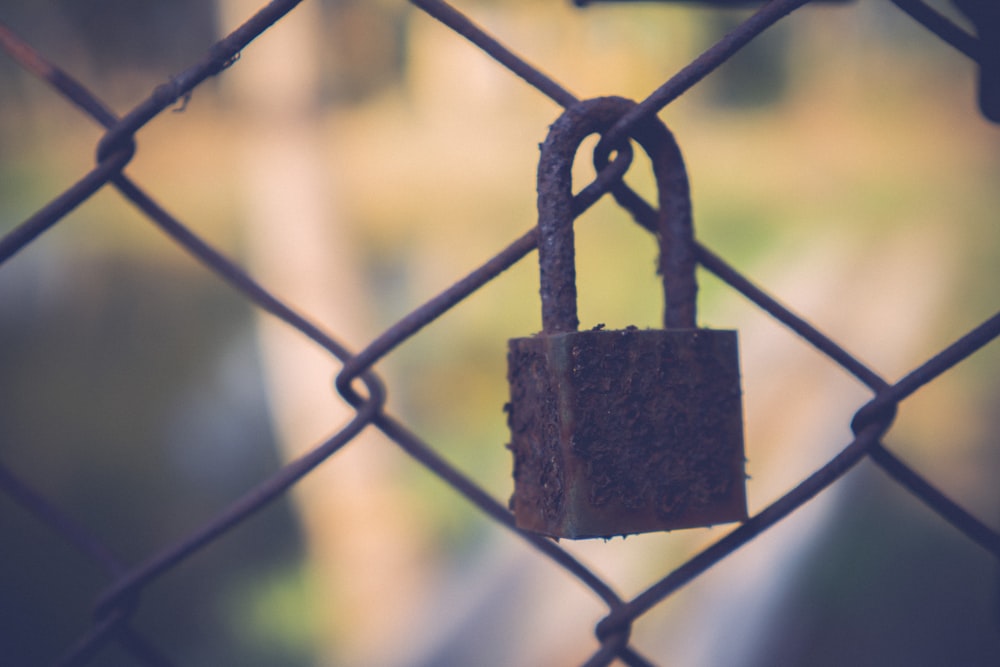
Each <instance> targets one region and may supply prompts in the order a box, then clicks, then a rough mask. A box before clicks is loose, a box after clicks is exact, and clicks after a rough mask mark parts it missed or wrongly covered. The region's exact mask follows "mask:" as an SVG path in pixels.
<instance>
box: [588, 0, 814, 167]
mask: <svg viewBox="0 0 1000 667" xmlns="http://www.w3.org/2000/svg"><path fill="white" fill-rule="evenodd" d="M809 1H810V0H771V1H770V2H768V3H767V4H766V5H764V6H763V7H761V8H760V9H759V10H757V12H756V13H755V14H753V15H752V16H750V17H749V18H747V19H746V20H745V21H743V23H741V24H739V25H738V26H737V27H736V28H734V29H733V30H732V31H730V32H729V33H728V34H726V35H725V36H724V37H722V38H721V39H720V40H719V41H717V42H715V43H714V44H713V45H712V46H710V47H709V48H708V49H707V50H706V51H705V52H704V53H702V54H701V55H700V56H698V57H697V58H695V59H694V60H693V61H691V63H690V64H689V65H687V66H686V67H684V68H682V69H681V70H680V71H679V72H677V74H675V75H674V76H672V77H670V78H669V79H667V81H666V82H664V83H663V85H661V86H660V87H659V88H657V89H656V90H654V91H653V92H652V93H650V94H649V96H647V97H646V99H644V100H643V101H641V102H639V104H638V105H637V106H636V108H634V109H632V111H630V112H628V113H627V114H625V115H624V116H622V118H621V120H619V121H618V122H617V123H615V125H614V127H612V128H611V129H610V130H608V132H607V133H606V134H605V135H604V136H603V137H602V138H601V140H600V142H598V144H597V147H596V148H595V149H594V152H595V153H600V154H602V155H607V154H608V153H609V152H610V151H612V150H614V148H615V146H617V145H618V143H620V142H621V140H622V139H623V138H624V137H626V136H628V135H629V134H630V129H631V128H632V126H633V125H635V124H637V123H639V122H641V120H642V119H643V118H646V117H647V116H652V115H653V114H656V113H659V112H660V111H661V110H662V109H663V108H664V107H666V106H667V105H668V104H670V103H671V102H673V101H674V100H675V99H677V98H678V97H680V96H681V95H683V94H684V93H686V92H687V91H688V90H690V89H691V87H692V86H694V85H695V84H696V83H698V82H699V81H701V80H702V79H704V78H705V77H706V76H708V75H709V74H711V73H712V72H713V71H714V70H715V69H716V68H718V67H719V66H720V65H721V64H722V63H724V62H726V61H727V60H729V58H730V57H732V56H733V55H735V54H736V52H737V51H739V50H740V49H742V48H743V47H744V46H746V45H747V44H749V43H750V42H751V41H752V40H753V39H754V38H755V37H757V36H758V35H760V34H761V33H762V32H764V31H765V30H767V29H768V28H770V27H771V26H773V25H774V24H775V23H777V22H778V21H779V20H781V19H783V18H784V17H785V16H787V15H788V14H790V13H791V12H793V11H795V10H796V9H798V8H799V7H802V6H803V5H806V4H808V3H809Z"/></svg>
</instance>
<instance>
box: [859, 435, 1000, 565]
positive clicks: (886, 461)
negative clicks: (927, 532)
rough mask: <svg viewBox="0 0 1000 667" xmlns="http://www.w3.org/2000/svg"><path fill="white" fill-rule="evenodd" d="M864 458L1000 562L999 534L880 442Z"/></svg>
mask: <svg viewBox="0 0 1000 667" xmlns="http://www.w3.org/2000/svg"><path fill="white" fill-rule="evenodd" d="M868 455H869V456H870V457H871V459H872V461H874V462H875V463H876V464H878V466H879V468H881V469H882V470H883V471H884V472H885V473H886V474H887V475H889V477H890V478H891V479H892V480H894V481H895V482H897V483H898V484H899V485H900V486H902V487H903V488H904V489H906V490H907V491H909V492H910V493H911V494H913V495H914V496H916V497H917V498H919V499H920V500H921V501H923V503H924V504H925V505H927V506H928V507H930V508H931V509H932V510H934V511H935V512H937V513H938V514H939V515H940V516H941V518H943V519H944V520H945V521H947V522H948V523H950V524H951V525H952V526H954V527H955V528H957V529H958V530H959V531H961V533H962V534H963V535H965V536H966V537H968V538H969V539H970V540H972V541H973V542H975V543H976V544H978V545H979V546H981V547H983V548H984V549H986V550H987V551H989V552H990V553H991V554H993V555H994V556H995V557H997V558H1000V532H997V531H995V530H993V529H992V528H990V527H989V526H987V525H986V524H985V523H983V522H982V521H980V520H979V519H977V518H976V517H975V516H973V515H972V514H970V513H969V512H968V511H967V510H966V509H965V508H963V507H962V506H961V505H959V504H958V503H956V502H955V501H954V500H952V499H951V498H949V497H948V496H946V495H945V494H944V493H943V492H942V491H941V490H940V489H938V488H937V487H936V486H934V485H933V484H931V483H930V482H928V481H927V480H926V479H924V478H923V477H922V476H921V475H919V474H918V473H917V472H916V471H915V470H913V469H912V468H911V467H910V466H908V465H906V464H905V463H903V461H901V460H900V459H899V457H897V456H896V455H895V454H893V453H892V452H890V451H889V450H888V449H886V448H885V445H883V444H882V443H881V442H879V443H876V444H875V445H874V446H872V448H871V450H870V451H869V452H868Z"/></svg>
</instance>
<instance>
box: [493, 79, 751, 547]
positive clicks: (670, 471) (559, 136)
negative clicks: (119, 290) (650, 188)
mask: <svg viewBox="0 0 1000 667" xmlns="http://www.w3.org/2000/svg"><path fill="white" fill-rule="evenodd" d="M633 106H634V103H633V102H630V101H628V100H624V99H622V98H600V99H597V100H589V101H586V102H581V103H579V104H578V105H575V106H573V107H571V108H570V109H569V110H568V111H567V112H566V113H564V114H563V116H562V117H560V119H559V120H558V121H557V122H556V123H555V124H554V125H553V126H552V129H551V131H550V133H549V136H548V138H547V139H546V141H545V143H544V144H543V147H542V157H541V160H540V162H539V172H538V173H539V187H538V208H539V264H540V267H541V285H542V286H541V297H542V325H543V330H542V332H541V333H539V334H537V335H535V336H532V337H529V338H516V339H513V340H511V341H510V343H509V353H508V379H509V380H510V387H511V401H510V403H509V413H508V423H509V425H510V430H511V444H510V448H511V450H512V452H513V455H514V481H515V489H514V495H513V497H512V498H511V505H512V509H513V510H514V513H515V517H516V521H517V525H518V527H520V528H523V529H527V530H531V531H534V532H539V533H542V534H546V535H550V536H553V537H557V538H558V537H567V538H586V537H612V536H615V535H627V534H632V533H640V532H648V531H654V530H672V529H676V528H687V527H693V526H703V525H710V524H714V523H723V522H728V521H738V520H742V519H745V518H746V494H745V474H744V454H743V423H742V404H741V401H742V397H741V392H740V380H739V363H738V353H737V343H736V332H735V331H716V330H708V329H697V328H695V295H696V291H697V286H696V283H695V280H694V261H695V260H694V252H693V231H692V226H691V210H690V199H689V195H688V184H687V176H686V173H685V171H684V165H683V160H682V158H681V155H680V151H679V149H678V148H677V145H676V143H675V142H674V140H673V137H672V135H671V134H670V132H669V130H667V128H666V126H664V125H663V124H662V123H661V122H660V121H659V120H658V119H656V118H652V119H649V120H647V121H644V122H643V123H640V124H639V126H638V127H637V128H636V129H634V130H633V133H632V136H633V137H634V138H635V139H636V140H637V141H638V142H639V143H640V145H642V146H643V148H644V149H645V150H646V152H647V153H648V154H649V155H650V158H651V159H652V162H653V169H654V172H655V174H656V177H657V185H658V190H659V195H660V234H659V240H660V245H661V258H660V266H661V272H662V273H663V277H664V289H665V292H666V302H667V303H666V306H667V307H666V310H665V314H664V322H665V324H666V326H667V327H668V328H667V329H665V330H639V329H637V328H635V327H629V328H628V329H625V330H624V331H607V330H593V331H584V332H579V331H577V330H576V329H577V326H578V321H577V311H576V286H575V262H574V252H573V234H572V220H573V213H572V192H571V182H570V180H571V179H570V171H571V166H572V161H573V157H574V154H575V152H576V149H577V147H578V146H579V144H580V142H581V141H582V140H583V138H585V137H586V136H588V135H589V134H592V133H594V132H604V131H606V130H608V129H609V128H610V127H611V126H612V125H613V124H614V122H615V121H616V120H617V119H618V118H620V117H621V116H622V115H623V114H624V113H625V112H627V111H628V110H629V109H631V108H632V107H633Z"/></svg>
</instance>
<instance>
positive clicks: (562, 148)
mask: <svg viewBox="0 0 1000 667" xmlns="http://www.w3.org/2000/svg"><path fill="white" fill-rule="evenodd" d="M635 106H636V103H635V102H633V101H631V100H627V99H625V98H621V97H599V98H595V99H591V100H585V101H582V102H579V103H577V104H574V105H573V106H571V107H569V108H568V109H566V111H565V112H564V113H563V114H562V115H561V116H560V117H559V118H558V120H556V122H555V123H553V124H552V127H551V129H550V130H549V134H548V136H547V137H546V138H545V142H544V143H543V144H542V151H541V158H540V160H539V162H538V259H539V265H540V267H541V290H540V292H541V299H542V330H543V331H545V332H548V333H555V332H567V331H576V330H577V327H578V326H579V319H578V317H577V307H576V262H575V250H574V244H573V242H574V235H573V219H574V215H573V190H572V187H573V185H572V167H573V159H574V157H575V156H576V151H577V149H578V148H579V146H580V143H581V142H582V141H583V140H584V139H585V138H586V137H588V136H590V135H591V134H594V133H595V132H596V133H603V132H606V131H608V130H609V129H611V127H612V126H613V125H614V124H615V123H616V122H617V121H618V119H619V118H621V117H622V116H623V115H624V114H625V113H627V112H628V111H630V110H631V109H632V108H634V107H635ZM631 138H633V139H635V140H636V141H637V142H638V143H639V145H641V146H642V147H643V150H645V151H646V153H647V154H648V155H649V158H650V160H651V161H652V163H653V173H654V174H655V176H656V184H657V192H658V194H659V206H660V210H659V233H658V234H657V237H658V240H659V244H660V259H659V262H660V264H659V267H660V273H661V274H662V275H663V287H664V295H665V298H666V306H665V309H664V317H663V323H664V326H665V327H666V328H668V329H693V328H695V326H696V324H695V319H696V318H695V300H696V295H697V291H698V286H697V283H696V282H695V275H694V270H695V263H696V261H695V252H694V231H693V227H692V221H691V196H690V190H689V186H688V179H687V171H686V170H685V168H684V159H683V157H682V156H681V152H680V149H679V148H678V146H677V142H676V141H674V137H673V135H672V134H671V133H670V130H668V129H667V126H666V125H664V124H663V122H662V121H660V119H659V118H657V117H656V116H651V117H649V118H647V119H646V120H644V121H642V122H640V123H638V124H636V125H635V126H634V127H633V128H632V130H631Z"/></svg>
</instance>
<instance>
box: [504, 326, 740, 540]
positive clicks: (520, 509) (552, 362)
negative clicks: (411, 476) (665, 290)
mask: <svg viewBox="0 0 1000 667" xmlns="http://www.w3.org/2000/svg"><path fill="white" fill-rule="evenodd" d="M508 379H509V381H510V390H511V400H510V404H509V406H508V411H509V414H508V422H509V425H510V430H511V444H510V449H511V450H512V452H513V455H514V495H513V497H512V498H511V505H512V509H513V510H514V513H515V516H516V520H517V525H518V527H519V528H523V529H526V530H531V531H534V532H538V533H542V534H545V535H550V536H552V537H559V538H563V537H565V538H572V539H577V538H588V537H613V536H616V535H628V534H633V533H642V532H650V531H659V530H672V529H676V528H690V527H694V526H706V525H711V524H716V523H725V522H729V521H740V520H743V519H746V516H747V509H746V491H745V473H744V462H745V458H744V451H743V417H742V396H741V392H740V374H739V359H738V351H737V341H736V332H735V331H718V330H710V329H690V330H688V329H685V330H639V329H635V328H629V329H626V330H623V331H606V330H594V331H580V332H570V333H555V334H549V333H545V332H543V333H540V334H537V335H535V336H532V337H530V338H515V339H512V340H511V341H510V342H509V348H508Z"/></svg>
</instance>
